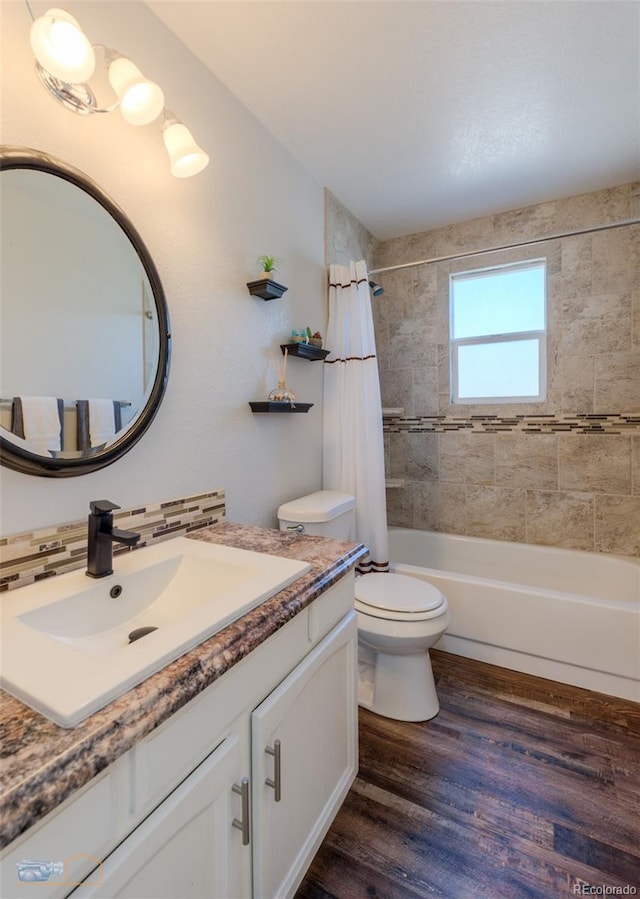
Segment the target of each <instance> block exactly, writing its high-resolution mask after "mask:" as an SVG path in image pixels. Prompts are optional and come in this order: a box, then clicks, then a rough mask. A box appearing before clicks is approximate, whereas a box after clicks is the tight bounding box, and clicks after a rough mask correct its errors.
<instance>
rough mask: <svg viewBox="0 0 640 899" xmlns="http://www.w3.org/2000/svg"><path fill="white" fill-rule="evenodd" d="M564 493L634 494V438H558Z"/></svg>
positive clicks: (567, 436)
mask: <svg viewBox="0 0 640 899" xmlns="http://www.w3.org/2000/svg"><path fill="white" fill-rule="evenodd" d="M558 486H559V489H560V490H589V491H592V492H593V493H630V492H631V438H630V437H626V436H618V435H606V436H605V435H593V436H592V435H587V434H584V435H577V434H559V435H558Z"/></svg>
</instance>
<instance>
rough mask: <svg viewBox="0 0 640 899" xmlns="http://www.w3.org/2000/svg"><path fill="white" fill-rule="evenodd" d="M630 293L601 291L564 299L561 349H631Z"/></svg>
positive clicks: (578, 351)
mask: <svg viewBox="0 0 640 899" xmlns="http://www.w3.org/2000/svg"><path fill="white" fill-rule="evenodd" d="M630 334H631V294H616V293H611V294H598V295H595V296H579V297H574V298H571V297H567V298H564V299H563V302H562V309H561V314H560V333H559V334H558V350H559V352H560V353H563V354H566V355H574V356H577V355H582V354H590V353H611V352H616V351H620V350H628V349H629V345H630Z"/></svg>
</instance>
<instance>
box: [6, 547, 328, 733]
mask: <svg viewBox="0 0 640 899" xmlns="http://www.w3.org/2000/svg"><path fill="white" fill-rule="evenodd" d="M114 568H115V573H114V574H112V575H109V577H105V578H101V579H100V580H91V579H90V578H87V577H86V576H85V573H84V570H79V571H73V572H71V573H70V574H63V575H60V576H58V577H54V578H50V579H47V580H43V581H39V582H38V583H36V584H32V585H30V586H28V587H22V588H21V589H19V590H16V591H14V592H11V593H9V594H6V593H5V594H4V596H3V597H2V604H1V611H2V657H1V670H0V684H1V685H2V686H3V687H4V688H5V689H6V690H8V691H9V692H10V693H12V694H13V695H14V696H17V697H18V699H21V700H22V701H23V702H26V703H27V704H28V705H30V706H32V707H33V708H35V709H36V710H37V711H39V712H42V714H43V715H46V716H47V717H48V718H51V719H52V720H53V721H55V722H56V724H60V725H62V727H74V726H75V725H76V724H78V723H79V722H80V721H82V720H83V719H84V718H86V717H87V716H88V715H91V714H92V713H93V712H96V711H98V709H101V708H103V707H104V706H105V705H107V704H108V703H109V702H111V701H112V700H113V699H115V698H116V697H117V696H120V695H121V694H122V693H124V692H126V691H127V690H129V689H130V688H131V687H133V686H134V685H135V684H138V683H140V681H142V680H144V679H145V678H146V677H148V676H149V675H150V674H153V673H154V672H156V671H159V670H160V669H161V668H163V667H164V666H165V665H167V664H168V663H169V662H171V661H173V660H174V659H177V658H178V657H179V656H181V655H182V654H183V653H184V652H186V651H187V650H189V649H191V648H193V647H194V646H197V645H198V644H199V643H202V641H203V640H206V639H207V638H208V637H211V636H212V635H213V634H215V633H217V632H218V631H219V630H222V628H223V627H226V625H228V624H230V623H231V622H233V621H235V620H236V619H238V618H240V617H241V616H242V615H245V614H246V613H247V612H249V611H251V609H253V608H255V607H256V606H257V605H259V604H260V603H261V602H263V601H264V600H265V599H268V598H269V597H270V596H273V595H274V594H275V593H277V592H278V591H279V590H282V589H283V588H284V587H286V586H288V585H289V584H291V583H293V581H295V580H297V578H299V577H300V576H301V575H303V574H305V573H306V572H307V571H309V569H310V568H311V566H310V565H309V564H308V563H307V562H298V561H295V560H292V559H281V558H279V557H277V556H269V555H266V554H264V553H256V552H250V551H249V550H243V549H235V548H232V547H227V546H218V545H216V544H213V543H203V542H200V541H197V540H189V539H187V538H185V537H176V538H175V539H173V540H169V541H167V542H165V543H161V544H159V545H157V546H152V547H148V548H145V549H141V550H138V551H136V552H133V553H127V554H125V555H123V556H117V557H116V558H115V560H114ZM114 588H116V589H115V590H114ZM118 588H121V590H119V589H118ZM112 594H113V595H112ZM118 594H119V595H118ZM145 627H148V628H157V630H153V631H151V632H149V633H147V634H146V635H145V636H143V637H141V638H139V639H136V640H134V642H130V641H129V635H130V634H131V633H132V632H133V631H136V630H137V629H139V628H145Z"/></svg>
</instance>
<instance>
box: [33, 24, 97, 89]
mask: <svg viewBox="0 0 640 899" xmlns="http://www.w3.org/2000/svg"><path fill="white" fill-rule="evenodd" d="M30 38H31V49H32V50H33V55H34V56H35V58H36V59H37V60H38V62H39V63H40V65H41V66H42V68H43V69H46V70H47V72H49V74H50V75H53V76H54V77H55V78H59V79H60V81H64V82H66V83H67V84H81V83H82V82H84V81H88V80H89V78H91V76H92V75H93V72H94V70H95V67H96V56H95V53H94V51H93V47H92V46H91V44H90V43H89V41H88V40H87V38H86V37H85V35H84V34H83V33H82V29H81V28H80V26H79V25H78V23H77V21H76V20H75V19H74V18H73V16H72V15H71V14H70V13H68V12H67V11H66V10H65V9H50V10H49V11H48V12H46V13H45V14H44V15H43V16H40V18H38V19H36V20H35V22H34V23H33V25H32V26H31V34H30Z"/></svg>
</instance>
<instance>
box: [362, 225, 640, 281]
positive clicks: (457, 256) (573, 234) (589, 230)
mask: <svg viewBox="0 0 640 899" xmlns="http://www.w3.org/2000/svg"><path fill="white" fill-rule="evenodd" d="M639 224H640V218H635V219H627V220H626V221H624V222H612V223H611V224H610V225H599V226H598V227H596V228H583V229H582V230H581V231H565V232H564V233H563V234H550V235H549V237H540V238H537V239H536V240H523V241H522V242H521V243H512V244H506V245H505V246H502V247H487V249H485V250H471V251H470V252H468V253H453V254H452V255H451V256H434V257H433V258H432V259H420V260H418V262H403V263H402V264H401V265H387V266H386V267H385V268H374V269H371V271H370V272H369V274H370V275H380V274H382V272H395V271H398V269H401V268H413V267H414V266H415V265H428V264H429V263H431V262H449V261H450V260H451V259H465V258H466V257H467V256H483V255H485V254H486V253H495V252H497V251H498V250H517V249H518V248H519V247H529V246H531V245H532V244H536V243H545V242H546V241H547V240H561V239H562V238H564V237H579V236H580V235H581V234H594V233H595V232H596V231H610V230H611V229H612V228H625V227H627V226H628V225H639Z"/></svg>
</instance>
